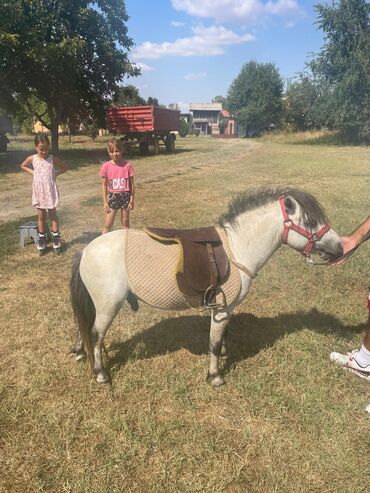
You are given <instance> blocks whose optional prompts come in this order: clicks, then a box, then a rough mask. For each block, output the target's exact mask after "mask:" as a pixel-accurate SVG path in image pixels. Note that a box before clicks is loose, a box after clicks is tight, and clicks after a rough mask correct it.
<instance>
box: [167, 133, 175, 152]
mask: <svg viewBox="0 0 370 493" xmlns="http://www.w3.org/2000/svg"><path fill="white" fill-rule="evenodd" d="M175 140H176V135H174V134H170V135H167V137H166V140H165V144H166V151H167V152H169V153H172V152H175Z"/></svg>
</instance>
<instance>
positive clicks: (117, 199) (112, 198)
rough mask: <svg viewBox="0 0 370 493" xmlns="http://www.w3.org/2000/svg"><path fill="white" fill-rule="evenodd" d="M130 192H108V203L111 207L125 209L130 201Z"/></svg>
mask: <svg viewBox="0 0 370 493" xmlns="http://www.w3.org/2000/svg"><path fill="white" fill-rule="evenodd" d="M130 197H131V194H130V192H120V193H112V192H109V194H108V205H109V207H110V208H111V209H126V210H127V207H128V204H129V202H130Z"/></svg>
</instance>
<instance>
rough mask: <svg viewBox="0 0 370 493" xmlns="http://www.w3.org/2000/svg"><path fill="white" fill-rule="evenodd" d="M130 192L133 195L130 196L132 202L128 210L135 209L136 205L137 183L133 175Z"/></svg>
mask: <svg viewBox="0 0 370 493" xmlns="http://www.w3.org/2000/svg"><path fill="white" fill-rule="evenodd" d="M130 194H131V197H130V202H129V204H128V210H129V211H132V210H134V207H135V184H134V177H133V176H131V177H130Z"/></svg>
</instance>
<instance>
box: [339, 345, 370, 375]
mask: <svg viewBox="0 0 370 493" xmlns="http://www.w3.org/2000/svg"><path fill="white" fill-rule="evenodd" d="M358 351H359V350H358V349H355V350H354V351H351V352H349V353H347V354H342V353H336V352H333V353H330V359H331V361H334V363H337V364H338V365H341V366H343V368H344V369H345V370H349V371H350V372H352V373H354V374H355V375H357V376H358V377H360V378H362V379H364V380H367V381H368V382H370V365H366V366H361V365H360V364H359V363H358V362H357V361H356V354H357V353H358Z"/></svg>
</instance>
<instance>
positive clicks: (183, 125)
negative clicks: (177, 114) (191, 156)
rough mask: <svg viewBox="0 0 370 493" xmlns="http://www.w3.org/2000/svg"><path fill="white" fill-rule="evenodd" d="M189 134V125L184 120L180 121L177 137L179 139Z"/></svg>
mask: <svg viewBox="0 0 370 493" xmlns="http://www.w3.org/2000/svg"><path fill="white" fill-rule="evenodd" d="M188 133H189V124H188V122H187V121H186V120H185V118H181V119H180V128H179V135H180V137H186V136H187V135H188Z"/></svg>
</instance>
